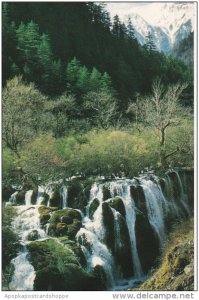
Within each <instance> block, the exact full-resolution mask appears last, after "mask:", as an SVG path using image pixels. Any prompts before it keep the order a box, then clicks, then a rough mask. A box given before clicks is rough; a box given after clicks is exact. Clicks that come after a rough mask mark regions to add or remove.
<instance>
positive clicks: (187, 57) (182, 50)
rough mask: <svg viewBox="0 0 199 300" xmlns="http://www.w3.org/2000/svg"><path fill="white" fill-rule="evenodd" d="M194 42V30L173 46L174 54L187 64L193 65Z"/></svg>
mask: <svg viewBox="0 0 199 300" xmlns="http://www.w3.org/2000/svg"><path fill="white" fill-rule="evenodd" d="M193 42H194V41H193V32H191V33H190V34H189V36H188V37H187V38H185V39H183V40H182V41H181V42H180V43H179V44H177V45H176V46H175V47H174V48H173V50H172V53H171V54H172V56H173V57H174V58H177V59H180V60H182V61H183V62H184V63H185V64H186V65H189V66H193V58H194V53H193Z"/></svg>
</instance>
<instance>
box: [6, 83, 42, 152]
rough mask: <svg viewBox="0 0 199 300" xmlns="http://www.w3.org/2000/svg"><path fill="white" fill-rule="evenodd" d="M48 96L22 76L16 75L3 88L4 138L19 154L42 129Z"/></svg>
mask: <svg viewBox="0 0 199 300" xmlns="http://www.w3.org/2000/svg"><path fill="white" fill-rule="evenodd" d="M45 101H46V98H45V97H44V96H43V95H42V94H41V93H40V92H39V91H38V90H37V89H36V88H35V87H34V85H33V84H25V83H24V82H23V81H22V77H14V78H13V79H12V80H9V81H8V82H7V85H6V87H5V88H4V89H3V97H2V111H3V132H2V139H3V142H4V143H5V145H6V147H8V148H9V149H11V150H13V151H14V152H15V153H16V154H17V155H19V148H20V146H21V145H22V144H24V143H27V142H28V141H29V140H30V139H31V138H32V137H33V136H34V134H36V133H37V132H38V131H39V130H40V126H41V124H42V122H43V120H42V119H43V115H42V111H43V105H44V102H45Z"/></svg>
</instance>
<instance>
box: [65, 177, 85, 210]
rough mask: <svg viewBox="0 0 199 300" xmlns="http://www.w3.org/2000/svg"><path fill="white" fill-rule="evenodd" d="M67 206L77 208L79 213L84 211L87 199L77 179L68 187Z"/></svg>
mask: <svg viewBox="0 0 199 300" xmlns="http://www.w3.org/2000/svg"><path fill="white" fill-rule="evenodd" d="M67 201H68V206H69V207H71V208H77V209H80V210H81V211H84V210H85V206H86V203H87V199H86V197H85V194H84V187H83V185H82V184H81V182H80V181H79V179H78V178H74V179H73V180H71V182H70V183H69V185H68V198H67Z"/></svg>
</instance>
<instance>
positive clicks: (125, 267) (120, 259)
mask: <svg viewBox="0 0 199 300" xmlns="http://www.w3.org/2000/svg"><path fill="white" fill-rule="evenodd" d="M118 223H119V224H118V227H119V228H120V236H119V237H117V236H115V255H114V257H115V260H116V265H117V266H118V267H119V269H120V272H121V273H122V274H123V277H124V278H128V277H131V276H133V269H132V267H131V266H132V263H133V262H132V256H131V244H130V243H131V242H130V237H129V232H128V228H127V225H126V221H125V219H124V218H123V217H122V216H120V218H119V219H118ZM116 239H118V240H117V241H116Z"/></svg>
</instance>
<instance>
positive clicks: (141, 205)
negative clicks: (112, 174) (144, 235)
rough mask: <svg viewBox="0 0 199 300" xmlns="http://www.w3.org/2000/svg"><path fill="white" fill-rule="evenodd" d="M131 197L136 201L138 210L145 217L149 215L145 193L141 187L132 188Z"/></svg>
mask: <svg viewBox="0 0 199 300" xmlns="http://www.w3.org/2000/svg"><path fill="white" fill-rule="evenodd" d="M130 190H131V195H132V197H133V199H134V201H135V206H136V208H137V209H138V210H139V211H141V212H142V213H143V214H144V215H147V207H146V200H145V195H144V191H143V188H142V186H141V185H136V186H131V187H130Z"/></svg>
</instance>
